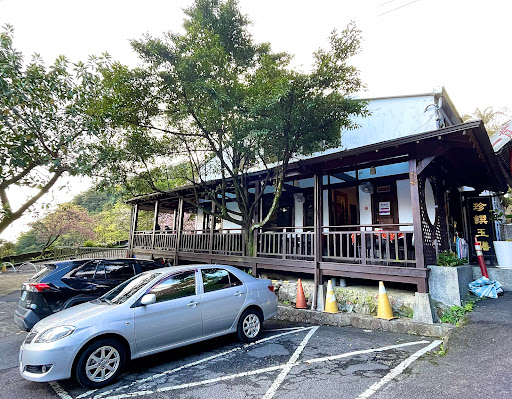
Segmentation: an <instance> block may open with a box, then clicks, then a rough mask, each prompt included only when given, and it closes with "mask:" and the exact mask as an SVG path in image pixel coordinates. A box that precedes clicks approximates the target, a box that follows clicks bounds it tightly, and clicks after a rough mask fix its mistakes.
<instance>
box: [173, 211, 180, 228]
mask: <svg viewBox="0 0 512 399" xmlns="http://www.w3.org/2000/svg"><path fill="white" fill-rule="evenodd" d="M178 206H179V205H178ZM177 218H178V212H177V211H176V209H175V210H174V211H173V213H172V230H174V231H176V226H177V225H178V221H177V220H176V219H177Z"/></svg>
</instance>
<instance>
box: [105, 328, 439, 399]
mask: <svg viewBox="0 0 512 399" xmlns="http://www.w3.org/2000/svg"><path fill="white" fill-rule="evenodd" d="M316 328H318V327H316ZM315 331H316V330H315ZM313 333H314V331H310V332H309V333H308V336H306V338H304V339H303V340H302V343H304V346H303V347H302V350H303V349H304V347H305V345H306V344H307V341H309V338H311V335H313ZM428 342H429V341H415V342H407V343H403V344H397V345H389V346H384V347H382V348H375V349H367V350H362V351H354V352H349V353H343V354H342V355H337V356H328V357H321V358H315V359H309V360H303V361H300V362H297V361H296V359H297V358H298V356H299V355H300V352H302V350H300V351H299V348H297V350H296V351H295V352H294V354H293V355H292V357H293V358H294V361H293V362H291V361H292V358H290V360H289V361H288V362H286V363H285V364H281V365H278V366H272V367H266V368H263V369H257V370H251V371H246V372H243V373H237V374H231V375H226V376H222V377H217V378H212V379H209V380H203V381H195V382H191V383H187V384H181V385H171V386H167V387H162V388H158V389H155V390H143V391H137V392H129V393H123V394H119V395H113V396H108V397H106V398H104V399H126V398H133V397H137V396H143V395H154V394H156V393H161V392H168V391H174V390H177V389H184V388H191V387H197V386H202V385H207V384H212V383H216V382H220V381H228V380H233V379H235V378H242V377H248V376H251V375H257V374H263V373H269V372H273V371H276V370H280V369H282V370H283V371H282V372H281V373H280V374H279V376H278V377H277V378H276V380H275V382H274V384H272V386H271V388H270V389H269V390H268V391H267V393H266V394H265V396H264V398H271V397H272V396H273V395H274V394H275V393H276V391H277V388H279V385H280V384H281V383H282V382H283V380H284V377H286V374H288V372H289V371H290V369H291V368H292V367H295V366H298V365H300V364H308V363H309V364H310V363H317V362H321V361H328V360H337V359H341V358H344V357H350V356H357V355H360V354H362V353H371V352H382V351H385V350H391V349H395V348H400V347H405V346H411V345H419V344H424V343H428ZM302 343H301V345H302ZM417 353H418V352H417ZM295 354H297V356H294V355H295ZM285 371H286V374H285V373H284V372H285ZM281 375H283V377H282V378H279V377H281ZM276 382H279V383H278V384H277V383H276ZM267 395H271V396H267Z"/></svg>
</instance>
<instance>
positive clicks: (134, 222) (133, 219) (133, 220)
mask: <svg viewBox="0 0 512 399" xmlns="http://www.w3.org/2000/svg"><path fill="white" fill-rule="evenodd" d="M138 217H139V204H135V205H132V213H131V218H130V237H129V241H128V248H129V252H130V256H131V255H133V253H132V251H133V239H134V236H135V231H136V230H137V221H138Z"/></svg>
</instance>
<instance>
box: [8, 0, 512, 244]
mask: <svg viewBox="0 0 512 399" xmlns="http://www.w3.org/2000/svg"><path fill="white" fill-rule="evenodd" d="M191 3H192V0H167V1H165V0H145V1H134V0H102V1H99V0H88V1H82V2H78V1H72V0H0V26H4V25H5V24H10V25H13V26H14V29H15V33H14V44H15V47H16V48H17V49H18V50H20V51H21V52H22V53H23V54H24V55H25V56H26V58H27V60H29V58H30V56H31V55H32V54H34V53H38V54H40V55H41V56H42V57H43V59H44V60H45V61H46V63H47V64H51V63H52V62H53V60H54V59H55V58H56V57H57V56H58V55H60V54H64V55H66V56H67V58H68V59H70V60H71V61H72V62H76V61H79V60H86V59H87V57H88V56H89V55H91V54H96V55H99V54H101V53H103V52H105V51H107V52H108V53H109V54H110V55H111V56H112V57H113V58H114V59H116V60H118V61H120V62H122V63H125V64H128V65H130V66H136V65H137V64H138V59H137V57H136V55H135V53H134V52H133V51H132V50H131V47H130V43H129V41H130V39H138V38H140V37H142V35H143V34H145V33H149V34H150V35H152V36H160V35H161V34H162V33H163V32H166V31H173V32H180V31H181V29H182V27H181V25H182V21H183V16H184V15H183V12H182V9H183V8H186V7H188V6H190V5H191ZM239 5H240V8H241V10H242V12H243V13H244V14H246V15H248V17H249V19H250V20H251V21H252V26H251V29H250V30H251V32H252V34H253V37H254V39H255V41H256V42H269V43H271V45H272V48H273V49H274V50H275V51H286V52H288V53H291V54H294V61H293V63H294V66H297V67H300V68H302V69H304V70H305V71H307V70H308V68H309V67H310V65H311V62H312V59H313V58H312V54H313V53H314V52H315V51H316V50H318V49H319V48H327V47H328V37H329V34H330V32H331V31H332V30H333V29H337V30H339V31H340V30H342V29H344V28H345V27H346V25H347V23H349V22H350V21H355V22H356V24H357V26H358V28H359V29H361V30H362V37H363V42H362V49H361V53H360V54H359V55H357V56H356V57H354V58H353V60H352V63H353V65H355V66H356V67H357V68H358V69H359V70H360V71H361V78H362V80H363V82H364V83H365V84H366V87H367V90H366V91H365V92H363V93H361V94H360V97H362V98H371V97H386V96H394V95H406V94H421V93H429V92H431V91H432V90H433V89H434V88H436V87H440V86H444V87H445V89H446V91H447V92H448V94H449V96H450V99H451V100H452V102H453V104H454V105H455V107H456V108H457V110H458V111H459V113H460V114H465V113H472V112H473V111H474V110H475V109H476V108H480V109H485V108H486V107H489V106H492V107H494V108H495V109H500V108H503V107H508V108H509V109H510V110H511V111H512V104H510V100H509V98H510V94H511V93H512V75H511V62H510V61H511V58H512V57H511V54H510V53H509V51H510V50H509V47H508V45H509V43H510V42H511V38H512V29H511V28H510V16H511V15H512V12H511V11H512V2H510V1H508V0H486V1H482V0H479V1H477V0H315V1H304V0H239ZM90 184H91V183H90V181H88V180H87V179H85V180H82V181H79V182H77V181H76V180H73V181H66V182H64V183H63V184H61V185H60V186H64V187H63V188H62V189H61V190H59V191H56V192H54V193H52V194H49V196H48V197H46V198H45V200H43V201H42V202H41V204H43V203H50V204H53V205H55V204H56V203H57V202H64V201H69V200H70V199H71V198H72V197H73V196H74V195H76V194H77V193H79V192H80V191H82V190H84V189H87V188H88V187H89V186H90ZM25 194H26V191H24V190H17V192H16V196H17V197H19V198H20V199H21V198H22V197H23V196H24V195H25ZM41 204H39V205H38V206H37V207H36V210H39V208H41ZM31 220H32V216H31V215H27V216H26V217H24V218H23V220H21V221H20V222H18V223H16V224H15V225H12V226H11V227H10V228H8V229H7V231H5V232H4V233H3V234H2V235H0V238H5V239H9V240H14V239H15V238H16V237H17V235H18V234H19V233H20V232H21V231H23V230H27V226H26V225H27V223H28V222H30V221H31Z"/></svg>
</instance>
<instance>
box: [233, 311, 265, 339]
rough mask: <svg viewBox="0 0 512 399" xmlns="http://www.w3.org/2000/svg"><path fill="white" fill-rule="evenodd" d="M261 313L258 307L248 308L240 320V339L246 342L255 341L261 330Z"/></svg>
mask: <svg viewBox="0 0 512 399" xmlns="http://www.w3.org/2000/svg"><path fill="white" fill-rule="evenodd" d="M261 319H262V316H261V313H260V312H259V311H258V310H256V309H247V310H246V311H244V312H243V313H242V316H241V317H240V319H239V320H238V328H237V335H238V339H240V340H241V341H244V342H254V341H256V340H257V339H258V337H259V335H260V332H261Z"/></svg>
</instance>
